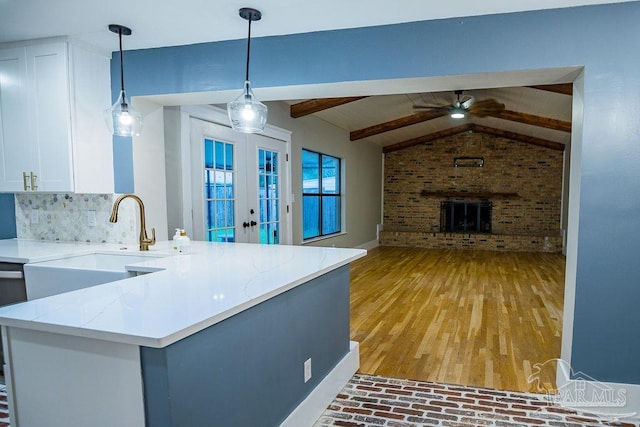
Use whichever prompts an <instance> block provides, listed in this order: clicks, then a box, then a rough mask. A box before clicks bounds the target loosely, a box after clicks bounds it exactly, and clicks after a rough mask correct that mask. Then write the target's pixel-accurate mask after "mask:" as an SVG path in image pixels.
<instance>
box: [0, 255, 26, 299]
mask: <svg viewBox="0 0 640 427" xmlns="http://www.w3.org/2000/svg"><path fill="white" fill-rule="evenodd" d="M26 300H27V289H26V287H25V284H24V268H23V265H22V264H15V263H11V262H0V306H3V305H7V304H14V303H16V302H23V301H26Z"/></svg>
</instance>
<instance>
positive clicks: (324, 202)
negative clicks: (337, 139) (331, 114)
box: [302, 150, 342, 240]
mask: <svg viewBox="0 0 640 427" xmlns="http://www.w3.org/2000/svg"><path fill="white" fill-rule="evenodd" d="M340 167H341V160H340V159H339V158H338V157H333V156H329V155H327V154H321V153H316V152H314V151H309V150H302V238H303V239H304V240H307V239H313V238H314V237H320V236H327V235H330V234H335V233H339V232H340V231H341V230H342V226H341V222H342V194H341V191H340V188H341V169H340Z"/></svg>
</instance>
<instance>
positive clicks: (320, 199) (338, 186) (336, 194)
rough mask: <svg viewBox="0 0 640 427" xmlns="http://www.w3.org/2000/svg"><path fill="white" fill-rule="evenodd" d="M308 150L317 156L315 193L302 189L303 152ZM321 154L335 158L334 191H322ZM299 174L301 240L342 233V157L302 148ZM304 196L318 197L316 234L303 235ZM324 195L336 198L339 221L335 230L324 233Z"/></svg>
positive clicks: (308, 240) (309, 240)
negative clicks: (316, 188) (316, 186)
mask: <svg viewBox="0 0 640 427" xmlns="http://www.w3.org/2000/svg"><path fill="white" fill-rule="evenodd" d="M305 152H308V153H312V154H316V155H317V156H318V192H317V193H305V191H304V173H303V172H304V164H303V160H302V159H304V153H305ZM323 156H324V157H329V158H331V159H333V160H337V163H338V164H337V167H336V171H337V181H336V187H335V191H336V192H334V193H324V192H323V186H322V175H323V173H322V169H323ZM300 158H301V162H300V163H301V175H302V181H303V183H302V241H303V242H311V241H315V240H320V239H324V238H328V237H333V236H336V235H339V234H342V233H344V223H345V218H344V212H345V206H344V159H342V158H341V157H338V156H333V155H331V154H327V153H322V152H320V151H316V150H311V149H308V148H302V151H301V156H300ZM305 197H314V198H317V199H318V210H317V220H318V230H319V233H318V234H317V235H314V236H311V237H305V233H304V231H305V230H304V200H305ZM324 197H335V198H337V199H338V202H339V212H336V219H337V221H338V222H339V223H338V226H339V227H338V230H336V231H332V232H330V233H325V232H324V230H323V223H324V221H323V220H324V218H323V198H324Z"/></svg>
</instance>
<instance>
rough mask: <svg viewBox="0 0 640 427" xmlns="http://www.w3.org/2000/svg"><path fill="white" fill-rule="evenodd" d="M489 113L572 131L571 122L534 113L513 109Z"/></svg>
mask: <svg viewBox="0 0 640 427" xmlns="http://www.w3.org/2000/svg"><path fill="white" fill-rule="evenodd" d="M487 115H488V116H491V117H497V118H498V119H504V120H510V121H512V122H518V123H524V124H527V125H532V126H539V127H543V128H547V129H553V130H559V131H562V132H571V122H566V121H564V120H558V119H552V118H550V117H542V116H535V115H533V114H527V113H519V112H517V111H511V110H502V111H495V112H488V113H487Z"/></svg>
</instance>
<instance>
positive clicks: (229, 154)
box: [224, 144, 233, 171]
mask: <svg viewBox="0 0 640 427" xmlns="http://www.w3.org/2000/svg"><path fill="white" fill-rule="evenodd" d="M224 158H225V162H224V164H225V167H226V169H227V170H229V171H231V170H233V145H231V144H225V156H224Z"/></svg>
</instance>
